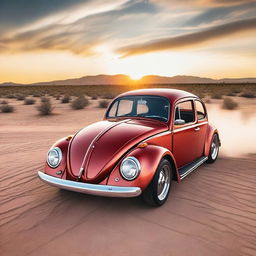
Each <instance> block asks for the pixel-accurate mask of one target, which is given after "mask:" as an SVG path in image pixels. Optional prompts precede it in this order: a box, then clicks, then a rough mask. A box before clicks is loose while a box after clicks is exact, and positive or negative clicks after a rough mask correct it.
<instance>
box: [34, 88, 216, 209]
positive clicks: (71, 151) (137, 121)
mask: <svg viewBox="0 0 256 256" xmlns="http://www.w3.org/2000/svg"><path fill="white" fill-rule="evenodd" d="M219 146H220V139H219V134H218V131H217V129H216V128H215V127H214V126H213V125H211V124H209V123H208V117H207V112H206V108H205V105H204V103H203V102H202V101H201V100H200V99H199V98H198V97H197V96H195V95H193V94H191V93H188V92H185V91H181V90H173V89H145V90H136V91H130V92H126V93H123V94H121V95H119V96H118V97H116V98H115V99H114V100H113V101H112V103H111V104H110V105H109V107H108V109H107V111H106V114H105V116H104V120H103V121H100V122H97V123H94V124H91V125H89V126H87V127H85V128H83V129H81V130H80V131H78V132H77V133H76V134H75V135H73V136H68V137H66V138H63V139H61V140H59V141H57V142H56V143H55V144H54V145H53V146H52V147H51V149H50V150H49V152H48V155H47V161H46V164H45V168H44V172H40V171H39V172H38V175H39V177H40V178H41V179H42V180H43V181H45V182H47V183H49V184H51V185H53V186H56V187H59V188H63V189H68V190H72V191H77V192H81V193H87V194H93V195H100V196H113V197H136V196H139V195H141V194H142V196H143V198H144V200H145V201H146V202H147V203H149V204H151V205H155V206H160V205H162V204H164V203H165V202H166V200H167V198H168V195H169V192H170V188H171V184H172V181H173V180H175V181H177V182H180V181H181V180H182V179H183V178H185V177H186V176H187V175H188V174H190V173H191V172H192V171H194V170H195V169H196V168H197V167H199V166H200V165H201V164H203V163H204V162H208V163H213V162H214V161H215V160H216V159H217V157H218V152H219Z"/></svg>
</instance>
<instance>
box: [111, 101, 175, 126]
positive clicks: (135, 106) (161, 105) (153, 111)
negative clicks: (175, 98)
mask: <svg viewBox="0 0 256 256" xmlns="http://www.w3.org/2000/svg"><path fill="white" fill-rule="evenodd" d="M169 109H170V104H169V101H168V100H167V99H166V98H164V97H161V96H126V97H120V98H117V99H116V100H115V101H114V102H113V103H112V105H111V107H110V109H109V111H108V113H107V118H117V117H145V118H151V119H156V120H159V121H163V122H167V121H168V117H169Z"/></svg>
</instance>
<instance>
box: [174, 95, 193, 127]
mask: <svg viewBox="0 0 256 256" xmlns="http://www.w3.org/2000/svg"><path fill="white" fill-rule="evenodd" d="M177 119H182V120H184V121H185V124H187V123H192V122H194V121H195V115H194V108H193V102H192V100H188V101H184V102H181V103H179V104H177V106H176V110H175V120H177Z"/></svg>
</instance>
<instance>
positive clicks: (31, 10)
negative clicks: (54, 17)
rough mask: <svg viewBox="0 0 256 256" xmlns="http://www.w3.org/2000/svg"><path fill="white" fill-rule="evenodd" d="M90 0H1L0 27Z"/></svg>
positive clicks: (8, 27)
mask: <svg viewBox="0 0 256 256" xmlns="http://www.w3.org/2000/svg"><path fill="white" fill-rule="evenodd" d="M88 2H91V0H1V1H0V29H1V30H3V29H10V28H15V27H20V26H22V25H25V24H29V23H31V22H34V21H36V20H38V19H40V18H43V17H45V16H48V15H51V14H53V13H57V12H59V11H62V10H65V9H69V8H71V7H74V6H76V5H79V4H82V3H88Z"/></svg>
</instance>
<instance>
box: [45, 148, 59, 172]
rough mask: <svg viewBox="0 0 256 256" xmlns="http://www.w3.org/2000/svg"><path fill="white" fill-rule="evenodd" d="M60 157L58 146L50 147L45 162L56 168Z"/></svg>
mask: <svg viewBox="0 0 256 256" xmlns="http://www.w3.org/2000/svg"><path fill="white" fill-rule="evenodd" d="M61 159H62V152H61V150H60V148H58V147H56V148H52V149H50V150H49V152H48V155H47V163H48V165H49V166H50V167H51V168H56V167H58V166H59V164H60V162H61Z"/></svg>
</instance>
